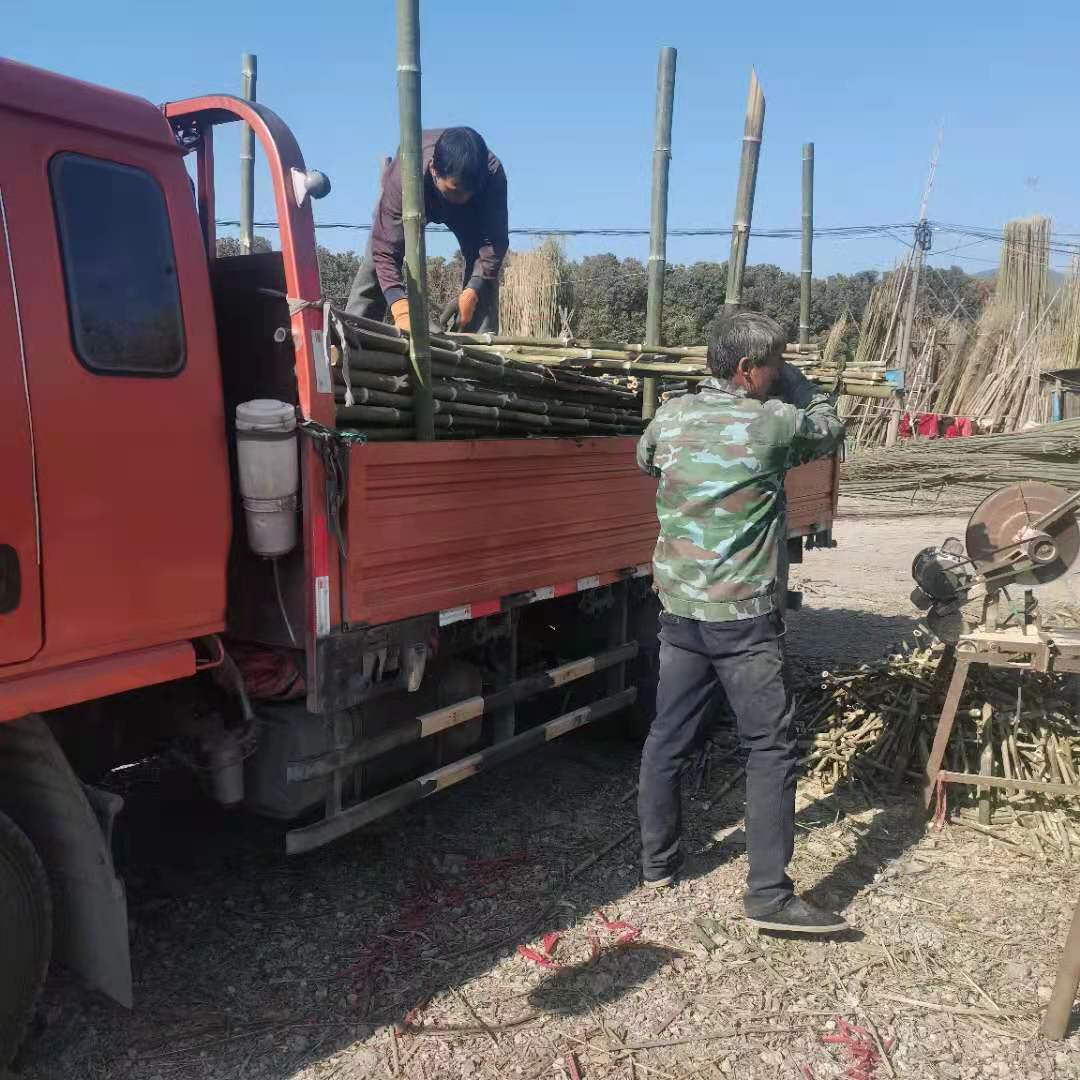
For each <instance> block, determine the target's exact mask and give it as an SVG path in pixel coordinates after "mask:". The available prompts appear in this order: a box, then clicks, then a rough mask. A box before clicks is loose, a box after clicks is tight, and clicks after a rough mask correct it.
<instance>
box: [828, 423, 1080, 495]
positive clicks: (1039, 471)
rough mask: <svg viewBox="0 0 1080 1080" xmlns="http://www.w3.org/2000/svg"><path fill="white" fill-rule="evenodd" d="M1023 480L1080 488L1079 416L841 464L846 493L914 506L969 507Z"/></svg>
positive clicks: (912, 445)
mask: <svg viewBox="0 0 1080 1080" xmlns="http://www.w3.org/2000/svg"><path fill="white" fill-rule="evenodd" d="M1025 480H1042V481H1044V482H1046V483H1050V484H1057V485H1059V486H1061V487H1063V488H1066V489H1067V490H1070V491H1077V490H1080V420H1063V421H1061V422H1059V423H1056V424H1046V425H1044V426H1042V427H1036V428H1031V429H1029V430H1027V431H1017V432H1012V433H1006V434H999V435H975V436H972V437H971V438H967V439H925V440H917V441H916V440H913V441H910V442H905V443H904V444H902V445H899V446H896V447H891V448H889V449H884V448H876V449H871V450H866V451H864V452H863V453H861V454H858V455H855V456H853V457H850V458H848V460H846V461H845V462H844V463H843V464H842V465H841V467H840V489H841V491H843V493H844V495H845V497H849V496H850V497H859V496H865V497H872V498H875V499H884V500H894V501H898V502H902V503H904V504H905V506H906V507H907V511H908V512H909V513H939V512H941V511H942V510H946V509H963V510H967V509H970V508H971V507H972V506H975V505H976V503H977V502H978V501H979V500H980V499H982V498H984V497H985V496H986V495H989V494H990V492H992V491H995V490H996V489H997V488H999V487H1001V486H1002V485H1003V484H1013V483H1019V482H1021V481H1025Z"/></svg>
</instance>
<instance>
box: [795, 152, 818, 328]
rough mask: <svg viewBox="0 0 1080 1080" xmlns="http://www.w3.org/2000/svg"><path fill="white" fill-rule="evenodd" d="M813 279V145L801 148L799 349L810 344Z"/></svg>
mask: <svg viewBox="0 0 1080 1080" xmlns="http://www.w3.org/2000/svg"><path fill="white" fill-rule="evenodd" d="M813 278H814V144H813V143H812V142H808V143H803V148H802V267H801V269H800V274H799V348H800V349H805V348H806V346H807V345H809V344H810V289H811V285H812V283H813Z"/></svg>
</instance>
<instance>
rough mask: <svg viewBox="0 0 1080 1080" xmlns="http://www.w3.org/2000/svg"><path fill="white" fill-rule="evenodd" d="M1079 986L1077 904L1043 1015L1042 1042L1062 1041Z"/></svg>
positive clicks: (1079, 920)
mask: <svg viewBox="0 0 1080 1080" xmlns="http://www.w3.org/2000/svg"><path fill="white" fill-rule="evenodd" d="M1077 986H1080V903H1077V905H1076V907H1075V908H1074V909H1073V917H1072V924H1071V925H1070V927H1069V936H1068V937H1067V938H1066V939H1065V951H1064V952H1063V953H1062V954H1061V964H1060V966H1059V967H1058V973H1057V979H1056V980H1055V982H1054V990H1053V993H1052V994H1051V995H1050V1002H1049V1004H1048V1005H1047V1006H1046V1013H1045V1015H1044V1016H1043V1022H1042V1027H1041V1031H1042V1035H1043V1038H1046V1039H1064V1038H1065V1033H1066V1031H1067V1030H1068V1027H1069V1017H1070V1015H1071V1014H1072V1008H1073V1002H1075V1000H1076V989H1077Z"/></svg>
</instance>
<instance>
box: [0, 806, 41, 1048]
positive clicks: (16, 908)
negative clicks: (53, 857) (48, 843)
mask: <svg viewBox="0 0 1080 1080" xmlns="http://www.w3.org/2000/svg"><path fill="white" fill-rule="evenodd" d="M51 952H52V901H51V897H50V894H49V881H48V878H47V877H46V876H45V868H44V867H43V866H42V865H41V860H40V859H39V858H38V855H37V852H36V851H35V850H34V846H33V844H31V843H30V841H29V840H28V839H27V838H26V834H25V833H24V832H23V831H22V830H21V829H20V828H19V827H18V826H17V825H16V824H15V823H14V822H13V821H12V820H11V819H10V818H8V817H6V816H5V815H3V814H0V972H2V973H3V976H2V977H0V1069H3V1068H4V1066H6V1065H8V1064H10V1062H11V1059H12V1058H13V1057H14V1056H15V1051H16V1050H18V1049H19V1045H20V1043H21V1042H22V1039H23V1034H24V1033H25V1031H26V1025H27V1024H28V1023H29V1022H30V1017H31V1016H32V1015H33V1011H34V1003H35V1002H36V1001H37V997H38V994H39V993H40V992H41V987H42V984H43V983H44V982H45V972H46V971H47V970H48V967H49V956H50V954H51Z"/></svg>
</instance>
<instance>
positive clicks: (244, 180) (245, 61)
mask: <svg viewBox="0 0 1080 1080" xmlns="http://www.w3.org/2000/svg"><path fill="white" fill-rule="evenodd" d="M258 73H259V58H258V57H257V56H255V55H254V53H244V55H243V57H242V59H241V61H240V95H241V97H243V99H244V100H245V101H254V100H255V95H256V82H257V80H258ZM254 240H255V132H254V131H252V130H251V125H250V124H244V125H243V127H242V128H241V130H240V254H241V255H250V254H251V249H252V244H253V243H254Z"/></svg>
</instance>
